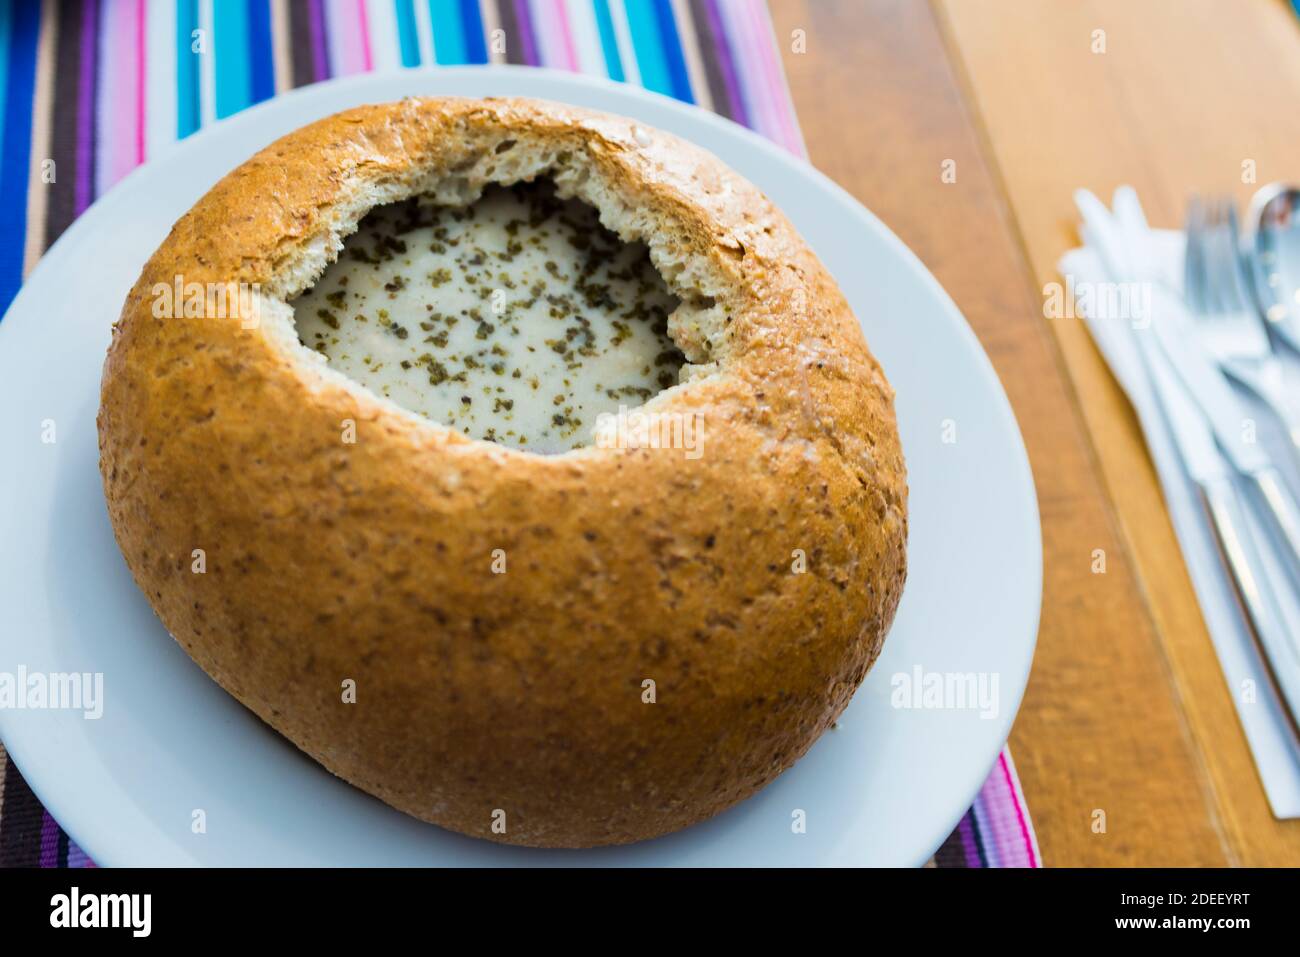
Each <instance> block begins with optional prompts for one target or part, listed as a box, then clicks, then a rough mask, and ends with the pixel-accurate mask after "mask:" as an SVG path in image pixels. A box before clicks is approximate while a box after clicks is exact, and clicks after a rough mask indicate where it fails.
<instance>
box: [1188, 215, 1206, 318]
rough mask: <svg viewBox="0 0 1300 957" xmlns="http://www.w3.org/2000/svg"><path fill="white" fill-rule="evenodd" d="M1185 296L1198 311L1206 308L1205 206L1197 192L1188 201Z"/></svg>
mask: <svg viewBox="0 0 1300 957" xmlns="http://www.w3.org/2000/svg"><path fill="white" fill-rule="evenodd" d="M1183 296H1184V297H1185V298H1186V299H1187V302H1188V304H1189V305H1190V306H1191V307H1192V309H1193V310H1194V311H1196V312H1202V311H1204V309H1205V207H1204V206H1203V205H1202V203H1201V198H1200V197H1199V196H1197V195H1195V194H1193V195H1192V198H1191V199H1190V200H1188V202H1187V250H1186V252H1185V253H1184V254H1183Z"/></svg>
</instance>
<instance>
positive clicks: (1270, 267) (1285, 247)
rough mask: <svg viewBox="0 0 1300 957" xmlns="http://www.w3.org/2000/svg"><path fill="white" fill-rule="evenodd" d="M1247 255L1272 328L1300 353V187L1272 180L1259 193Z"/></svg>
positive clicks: (1250, 220)
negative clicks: (1272, 181)
mask: <svg viewBox="0 0 1300 957" xmlns="http://www.w3.org/2000/svg"><path fill="white" fill-rule="evenodd" d="M1246 223H1247V228H1248V229H1249V230H1250V235H1249V236H1248V242H1247V250H1246V259H1247V263H1248V265H1249V267H1250V268H1249V269H1248V272H1249V273H1250V278H1251V281H1252V285H1253V286H1254V289H1255V299H1256V301H1257V302H1258V304H1259V311H1260V312H1261V313H1262V314H1263V316H1264V318H1265V319H1266V320H1267V321H1268V328H1269V329H1270V330H1272V332H1273V333H1274V334H1275V335H1276V336H1277V337H1278V338H1279V339H1281V340H1282V341H1284V342H1285V343H1286V344H1287V345H1288V346H1290V347H1291V348H1292V349H1295V350H1296V351H1298V352H1300V189H1297V188H1296V187H1293V186H1289V185H1287V184H1285V183H1271V184H1269V185H1268V186H1264V187H1262V188H1261V189H1260V190H1259V191H1258V192H1256V193H1255V195H1254V197H1252V198H1251V201H1250V209H1249V211H1248V213H1247V215H1246Z"/></svg>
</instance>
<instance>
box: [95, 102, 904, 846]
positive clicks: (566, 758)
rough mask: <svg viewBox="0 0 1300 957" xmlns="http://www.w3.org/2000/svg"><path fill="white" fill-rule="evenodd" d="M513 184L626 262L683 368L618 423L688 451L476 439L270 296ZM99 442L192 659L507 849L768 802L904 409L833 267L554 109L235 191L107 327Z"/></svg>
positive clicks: (878, 631)
mask: <svg viewBox="0 0 1300 957" xmlns="http://www.w3.org/2000/svg"><path fill="white" fill-rule="evenodd" d="M537 177H545V178H549V179H551V180H553V181H554V184H555V188H556V190H557V192H558V193H559V195H561V196H564V197H575V198H577V199H581V200H582V201H584V202H586V203H589V204H590V205H591V206H593V207H595V209H596V210H598V211H599V214H600V219H601V222H602V223H603V225H604V226H605V227H607V228H608V229H609V230H612V231H613V232H614V233H616V234H617V235H618V236H619V237H621V238H622V239H623V240H625V241H628V242H637V241H639V242H643V243H645V244H646V245H647V246H648V247H649V255H650V259H651V261H652V262H653V264H654V267H655V268H656V269H657V270H658V272H659V273H660V275H661V276H662V277H663V280H664V281H665V283H666V284H667V287H668V289H669V290H671V292H672V294H673V296H675V297H676V300H677V302H678V303H679V305H677V306H676V309H675V311H674V312H673V313H672V315H671V316H670V318H669V322H668V332H669V334H670V335H671V337H672V339H673V341H674V342H675V343H676V345H677V347H678V348H680V350H681V351H682V353H683V354H684V356H685V360H686V363H685V365H684V366H683V367H682V369H681V373H680V381H679V382H678V383H677V384H674V385H672V386H671V387H670V388H667V389H665V390H664V391H662V392H660V393H658V394H656V395H654V396H653V397H652V398H651V399H649V401H648V402H646V403H645V404H644V406H643V407H642V408H641V409H639V410H638V411H639V412H642V413H644V414H645V415H646V416H648V417H652V418H654V417H657V419H658V420H660V421H683V420H685V419H686V418H689V419H690V421H693V422H695V423H697V424H698V428H699V429H700V434H701V436H702V437H703V442H702V444H700V445H699V447H698V448H697V449H695V452H694V453H691V454H688V453H687V452H686V451H684V450H683V449H681V448H665V447H662V446H661V445H660V447H655V446H656V445H657V444H658V443H655V442H654V441H652V440H651V441H647V440H646V439H645V437H644V434H643V435H642V438H641V439H637V438H636V437H635V435H633V436H632V437H631V438H628V436H627V435H622V434H621V433H620V436H621V438H620V440H619V441H616V442H609V441H604V442H599V443H596V444H592V445H587V446H585V447H581V448H576V449H573V450H571V451H566V452H563V453H562V454H550V455H543V454H537V453H534V452H528V451H522V450H518V449H514V448H508V447H506V446H505V445H501V444H497V443H493V442H488V441H483V440H479V439H471V438H468V437H466V436H464V435H462V434H460V433H459V432H457V431H455V430H454V429H452V428H448V427H446V426H444V425H440V424H438V423H436V422H433V421H430V420H429V419H427V418H424V417H423V416H420V415H417V414H415V413H412V412H409V411H407V410H405V409H403V408H401V407H399V406H398V405H397V404H395V403H394V402H392V401H389V400H388V399H386V398H384V397H383V396H382V395H380V394H378V393H376V392H374V391H372V390H369V389H367V388H366V387H364V386H362V385H361V384H359V383H358V382H356V381H354V380H352V379H350V378H347V377H345V376H343V375H342V374H340V373H339V372H337V371H336V370H334V369H331V368H330V366H329V364H328V363H326V362H324V361H322V360H321V359H320V357H319V356H318V355H317V354H316V353H315V352H313V351H312V350H311V349H309V348H307V347H306V346H304V345H303V344H302V343H300V342H299V340H298V337H297V335H296V333H295V326H294V317H293V310H292V307H291V306H290V305H289V301H290V300H292V299H293V298H294V297H295V296H297V295H298V294H300V293H301V292H302V291H303V290H304V289H305V288H307V287H309V286H310V285H311V284H312V283H313V282H315V281H316V280H317V278H318V277H320V276H321V274H322V272H323V271H324V270H325V269H326V267H327V266H328V265H329V264H330V263H331V262H332V261H333V260H334V259H335V257H337V256H338V254H339V251H340V249H342V248H343V245H342V244H343V240H344V239H345V238H346V237H347V236H348V235H349V234H351V233H352V232H354V231H355V230H356V229H357V224H358V222H359V220H360V219H361V217H362V216H364V215H365V214H366V213H367V211H369V210H370V209H372V208H373V207H375V206H377V205H379V204H385V203H392V202H396V201H399V200H404V199H407V198H409V197H412V196H423V197H426V198H427V200H428V201H430V202H436V203H442V204H467V203H470V202H472V201H473V200H474V199H475V198H476V197H477V196H479V195H480V194H481V193H482V191H483V190H484V189H485V187H486V186H487V185H488V184H492V183H500V184H511V183H516V182H521V181H528V180H532V179H534V178H537ZM195 284H198V285H197V286H196V285H195ZM196 288H199V289H202V290H203V293H202V298H201V300H200V301H199V302H198V303H197V307H196V303H195V302H194V301H191V300H192V298H193V297H192V296H191V295H190V294H189V293H188V292H187V293H186V294H185V295H184V296H181V297H180V298H174V297H173V296H172V292H171V290H175V291H177V292H178V293H179V292H180V291H181V290H187V291H192V290H193V289H196ZM232 290H238V291H239V292H240V294H232ZM182 306H183V307H182ZM674 417H676V418H675V419H674ZM99 441H100V467H101V471H102V474H103V482H104V490H105V494H106V497H107V502H108V509H109V514H110V516H111V519H112V524H113V528H114V531H115V533H116V536H117V541H118V544H119V545H120V547H121V550H122V553H123V555H124V556H125V557H126V561H127V564H128V565H129V567H130V570H131V572H132V574H133V575H134V577H135V580H136V582H137V583H138V584H139V586H140V588H141V589H142V590H143V592H144V593H145V595H147V596H148V599H149V601H150V602H151V603H152V605H153V607H154V609H155V610H156V612H157V614H158V616H159V617H160V618H161V619H162V622H163V624H164V625H165V626H166V627H167V629H168V630H169V631H170V632H171V634H172V635H173V636H175V638H176V640H177V641H179V642H180V644H181V645H182V646H183V647H184V648H185V650H186V651H187V652H188V653H189V654H190V656H191V657H192V658H193V659H194V660H195V661H196V662H197V663H198V664H199V665H200V666H202V667H203V669H204V670H205V671H207V673H208V674H210V675H211V676H212V677H213V678H214V679H215V680H216V681H217V682H219V683H220V684H221V686H222V687H224V688H225V689H226V690H227V691H228V692H230V693H231V694H232V695H234V696H235V697H236V698H237V699H238V700H239V701H241V702H242V703H243V704H244V705H246V706H247V707H248V708H250V709H252V710H253V711H254V712H255V713H256V714H257V715H258V716H259V717H261V718H262V719H263V720H265V721H266V722H267V723H268V724H270V725H271V726H272V727H274V728H275V729H276V730H277V731H279V732H280V733H281V734H282V735H284V736H285V737H287V738H288V739H289V740H290V741H292V742H293V743H294V744H296V745H297V746H298V747H299V748H301V749H302V750H303V751H305V752H306V753H307V754H309V755H311V756H312V757H313V758H315V759H316V760H317V761H319V762H320V763H321V764H323V765H324V766H325V767H326V768H328V769H329V770H330V771H332V772H333V773H335V774H337V775H339V776H340V777H342V778H344V779H346V780H347V781H349V782H351V783H352V784H354V785H356V786H357V787H359V788H363V789H364V790H366V791H368V792H370V793H371V794H373V795H375V796H377V797H378V798H380V799H382V800H383V801H385V802H387V803H388V804H390V805H392V806H393V807H395V808H398V809H400V810H402V811H405V812H407V813H408V814H411V815H414V816H416V817H418V818H421V819H424V820H426V821H431V822H434V823H436V824H439V825H442V826H443V827H447V828H450V829H452V830H455V831H459V832H462V833H464V834H469V835H474V836H478V837H483V838H487V839H490V840H496V841H504V842H507V843H511V844H523V845H531V846H543V847H586V846H593V845H603V844H618V843H625V842H630V841H637V840H641V839H644V838H651V837H655V836H656V835H661V834H665V833H667V832H670V831H674V830H677V829H679V828H683V827H686V826H687V825H690V824H692V823H694V822H697V821H701V820H703V819H705V818H708V817H710V816H712V815H714V814H717V813H718V812H720V811H722V810H724V809H725V808H727V807H730V806H731V805H734V804H735V803H737V802H738V801H741V800H743V799H744V798H746V797H748V796H750V795H752V794H753V793H755V792H756V791H757V790H759V789H760V788H762V787H763V786H764V785H765V784H767V783H768V782H770V781H771V780H772V779H773V778H775V777H776V776H777V775H779V774H780V773H781V772H782V771H784V770H785V769H786V768H788V767H790V766H791V765H792V764H793V763H794V762H795V761H797V760H798V759H799V757H800V756H801V755H803V754H804V752H806V751H807V750H808V748H809V747H810V746H811V745H812V743H813V742H814V741H816V740H817V738H818V736H819V735H821V734H822V732H824V731H825V730H826V729H827V728H828V727H830V726H831V724H832V723H833V722H834V721H835V720H836V718H837V716H838V715H839V714H840V713H841V711H842V710H843V709H844V707H845V706H846V705H847V704H848V702H849V700H850V698H851V696H852V695H853V693H854V691H855V689H856V688H857V687H858V685H859V684H860V683H861V682H862V680H863V677H864V676H865V675H866V673H867V670H868V668H869V667H870V666H871V664H872V663H873V662H874V661H875V659H876V657H877V655H878V654H879V653H880V649H881V644H882V642H883V640H884V637H885V633H886V631H887V630H888V628H889V625H890V622H891V621H892V619H893V616H894V612H895V608H896V607H897V604H898V601H899V597H900V595H901V593H902V590H903V583H904V578H905V575H906V557H905V546H906V537H907V488H906V476H905V471H904V464H903V457H902V453H901V450H900V445H899V439H898V434H897V430H896V425H895V420H894V413H893V395H892V391H891V389H890V386H889V384H888V382H887V381H886V379H885V376H884V375H883V373H882V372H881V369H880V367H879V365H878V364H877V362H876V361H875V359H874V358H873V357H872V355H871V353H870V352H869V351H868V349H867V345H866V343H865V342H864V340H863V336H862V332H861V330H860V327H859V325H858V322H857V321H856V319H855V318H854V316H853V314H852V312H851V311H850V309H849V307H848V305H847V304H846V302H845V300H844V298H843V296H842V295H841V294H840V292H839V290H838V289H837V288H836V286H835V284H834V282H833V281H832V280H831V278H830V277H829V275H828V274H827V273H826V271H825V269H824V268H823V267H822V265H821V264H820V262H819V261H818V260H817V258H816V257H815V256H814V255H813V253H812V252H811V251H810V250H809V249H808V248H807V246H806V245H805V244H804V243H803V241H802V240H801V239H800V237H799V236H798V235H797V234H796V232H795V230H794V229H793V227H792V226H791V225H790V223H789V222H788V221H787V220H786V219H785V217H784V216H782V215H781V213H780V212H778V211H777V210H776V209H775V208H774V207H773V205H772V204H771V203H770V202H769V201H768V200H767V199H766V197H764V196H763V195H762V194H761V193H760V192H759V191H758V190H757V189H756V188H755V187H753V186H752V185H751V184H749V183H748V182H746V181H745V180H743V179H742V178H740V177H739V176H738V175H736V174H735V173H733V172H732V171H730V170H729V169H727V168H726V167H725V166H724V165H723V164H722V163H720V162H719V161H718V160H717V159H716V158H714V157H713V156H711V155H710V154H708V153H705V152H703V151H702V150H700V149H698V148H696V147H693V146H691V145H690V144H688V143H685V142H682V141H681V140H678V139H675V138H673V137H671V136H669V135H667V134H665V133H662V132H659V131H657V130H651V129H647V128H644V127H640V126H637V125H636V124H634V123H633V121H631V120H628V119H626V118H622V117H617V116H610V115H603V114H598V113H593V112H588V111H583V110H578V109H574V108H570V107H567V106H561V105H557V104H552V103H545V102H538V101H529V100H498V99H488V100H468V99H408V100H404V101H402V102H399V103H391V104H384V105H377V106H369V107H362V108H358V109H353V110H349V111H347V112H345V113H341V114H338V115H336V116H332V117H330V118H327V119H324V120H321V121H319V122H317V123H313V124H311V125H310V126H307V127H305V128H303V129H300V130H298V131H296V132H294V133H292V134H290V135H288V136H286V137H284V138H283V139H281V140H279V141H277V142H275V143H273V144H272V145H271V146H269V147H267V148H266V149H264V150H263V151H262V152H260V153H258V154H257V155H256V156H254V157H253V158H252V159H250V160H249V161H248V162H246V163H244V164H243V165H242V166H240V167H239V168H238V169H236V170H234V171H233V172H232V173H230V174H229V175H228V176H226V177H225V178H224V179H223V180H221V181H220V182H219V183H218V184H217V185H216V186H215V187H213V189H212V190H211V191H210V192H209V193H208V194H207V195H206V196H204V197H203V198H202V199H201V200H200V201H199V202H198V204H197V205H196V206H195V207H194V208H193V209H192V210H190V212H188V213H187V214H186V215H185V216H184V217H182V218H181V220H180V221H179V222H177V224H176V225H175V227H174V228H173V229H172V231H171V234H170V235H169V236H168V237H167V239H166V241H165V242H164V243H163V244H162V246H161V247H160V248H159V249H158V251H157V252H156V253H155V254H154V255H153V257H152V258H151V259H150V260H149V262H148V264H147V265H146V266H145V268H144V271H143V274H142V275H141V277H140V279H139V281H138V282H137V283H136V285H135V287H134V288H133V290H132V292H131V294H130V297H129V298H128V300H127V302H126V304H125V306H124V308H123V311H122V316H121V319H120V321H119V322H118V323H117V325H116V326H115V328H114V334H113V341H112V345H111V347H110V349H109V353H108V358H107V362H106V364H105V367H104V378H103V390H102V398H101V405H100V412H99ZM864 759H865V760H869V759H870V756H869V755H867V756H864Z"/></svg>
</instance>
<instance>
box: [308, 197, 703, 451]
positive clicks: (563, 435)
mask: <svg viewBox="0 0 1300 957" xmlns="http://www.w3.org/2000/svg"><path fill="white" fill-rule="evenodd" d="M676 305H677V300H676V299H675V298H674V297H673V296H672V294H671V293H670V292H669V291H668V289H667V287H666V286H665V285H664V282H663V279H662V278H661V277H660V276H659V274H658V273H657V272H656V271H655V269H654V267H653V266H652V265H651V264H650V260H649V257H648V255H647V251H646V248H645V246H644V245H642V244H630V243H624V242H623V241H622V240H621V239H619V238H618V237H617V236H615V235H614V234H613V233H611V232H610V231H609V230H607V229H605V228H604V227H602V226H601V225H600V222H599V220H598V218H597V214H596V211H595V210H593V209H592V208H591V207H589V206H587V205H586V204H584V203H582V202H580V201H577V200H567V201H565V200H561V199H559V198H557V197H556V196H555V194H554V187H553V186H552V185H551V184H550V183H547V182H538V183H534V184H519V185H516V186H513V187H510V188H503V187H500V186H492V187H489V188H488V189H487V190H486V191H485V192H484V194H483V196H482V197H481V198H480V199H479V200H478V201H477V202H475V203H474V204H473V205H472V206H468V207H464V208H452V207H440V206H431V205H427V204H423V203H421V202H419V201H418V200H411V201H407V202H404V203H396V204H393V205H391V206H383V207H380V208H378V209H376V210H374V211H372V212H371V213H370V214H368V215H367V216H366V217H365V218H364V219H363V220H362V221H361V224H360V228H359V229H358V231H357V232H356V233H355V234H354V235H352V236H351V237H349V238H348V240H347V241H346V243H345V245H344V249H343V251H342V253H341V254H340V256H339V259H338V261H337V262H336V263H334V264H332V265H331V266H330V267H329V268H328V269H326V271H325V273H324V275H323V276H322V277H321V279H320V281H319V282H317V283H316V285H314V286H313V287H312V288H311V289H309V290H307V291H306V292H305V293H303V294H302V295H301V296H300V297H298V299H296V300H295V301H294V303H293V307H294V316H295V322H296V325H297V329H298V337H299V338H300V339H301V340H302V342H303V343H304V344H306V345H307V346H309V347H310V348H312V349H315V350H316V351H317V352H319V353H320V354H321V355H322V356H323V357H324V358H325V360H326V361H328V363H329V365H330V367H331V368H334V369H337V370H338V371H340V372H342V373H344V374H345V375H347V376H350V377H351V378H353V379H355V380H356V381H358V382H360V383H362V384H363V385H365V386H367V387H368V388H370V389H371V390H373V391H375V392H378V393H380V394H382V395H384V396H386V397H388V398H389V399H391V400H392V401H394V402H396V403H397V404H398V405H401V406H403V407H405V408H407V409H410V410H412V411H414V412H418V413H420V414H422V415H425V416H427V417H428V418H430V419H432V420H434V421H436V422H440V423H443V424H445V425H448V426H451V427H453V428H456V429H459V430H460V431H462V432H464V433H465V434H466V435H469V436H472V437H474V438H479V439H487V440H490V441H496V442H500V443H503V444H505V445H510V446H514V447H516V448H520V449H527V450H530V451H534V452H561V451H564V450H566V449H570V448H574V447H576V446H579V445H585V444H589V443H590V441H591V438H592V430H593V428H594V427H595V425H596V420H597V417H598V416H599V415H600V414H601V413H602V412H609V413H616V412H618V410H619V409H620V407H627V408H632V407H635V406H638V405H641V404H642V403H643V402H645V400H646V399H648V398H650V396H652V395H654V394H655V393H656V392H659V391H660V390H662V389H665V388H667V387H669V386H672V385H675V384H676V383H677V377H678V372H679V370H680V368H681V365H682V361H683V358H682V355H681V353H680V352H679V351H678V350H677V348H676V346H674V345H673V343H672V341H671V340H670V339H669V338H668V332H667V320H668V315H669V313H670V312H672V310H673V309H674V308H675V306H676Z"/></svg>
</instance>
